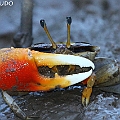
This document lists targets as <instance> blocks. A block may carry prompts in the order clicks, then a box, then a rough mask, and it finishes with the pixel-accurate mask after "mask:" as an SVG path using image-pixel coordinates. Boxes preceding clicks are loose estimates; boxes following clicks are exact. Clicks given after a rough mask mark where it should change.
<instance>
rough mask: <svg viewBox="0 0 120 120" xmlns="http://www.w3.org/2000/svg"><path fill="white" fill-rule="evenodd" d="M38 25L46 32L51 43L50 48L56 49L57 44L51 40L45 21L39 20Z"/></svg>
mask: <svg viewBox="0 0 120 120" xmlns="http://www.w3.org/2000/svg"><path fill="white" fill-rule="evenodd" d="M40 25H41V26H42V27H43V28H44V31H45V32H46V34H47V36H48V38H49V40H50V42H51V44H52V48H54V49H56V48H57V45H56V43H55V42H54V41H53V39H52V37H51V35H50V33H49V31H48V29H47V26H46V23H45V20H40Z"/></svg>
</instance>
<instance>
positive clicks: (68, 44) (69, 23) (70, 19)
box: [66, 17, 72, 48]
mask: <svg viewBox="0 0 120 120" xmlns="http://www.w3.org/2000/svg"><path fill="white" fill-rule="evenodd" d="M66 19H67V43H66V46H67V48H70V25H71V23H72V18H71V17H66Z"/></svg>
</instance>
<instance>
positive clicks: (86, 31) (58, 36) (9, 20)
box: [0, 0, 120, 120]
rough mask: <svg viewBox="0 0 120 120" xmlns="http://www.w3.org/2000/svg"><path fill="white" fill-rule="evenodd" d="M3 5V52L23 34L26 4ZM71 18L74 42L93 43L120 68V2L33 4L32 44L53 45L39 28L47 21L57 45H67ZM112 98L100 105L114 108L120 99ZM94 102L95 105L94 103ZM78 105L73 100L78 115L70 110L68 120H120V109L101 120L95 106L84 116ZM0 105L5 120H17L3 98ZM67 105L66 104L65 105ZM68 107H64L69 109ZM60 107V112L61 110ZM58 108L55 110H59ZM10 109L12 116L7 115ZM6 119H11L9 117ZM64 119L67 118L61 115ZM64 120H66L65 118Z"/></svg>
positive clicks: (38, 0)
mask: <svg viewBox="0 0 120 120" xmlns="http://www.w3.org/2000/svg"><path fill="white" fill-rule="evenodd" d="M3 2H4V1H2V0H0V48H5V47H12V46H13V38H14V36H15V35H16V34H17V33H18V32H19V30H20V24H21V3H22V0H12V2H13V5H12V6H10V5H7V6H5V5H1V4H2V3H3ZM67 16H71V17H72V24H71V41H72V42H89V43H91V44H93V45H97V46H100V48H101V51H100V53H99V56H103V57H109V58H114V59H116V60H117V61H118V63H119V65H120V1H119V0H66V1H65V0H60V1H57V0H33V18H32V19H33V26H32V27H33V29H32V33H33V34H32V37H33V42H32V44H35V43H39V42H44V43H50V42H49V40H48V38H47V36H46V34H45V32H44V30H43V28H42V27H41V26H40V24H39V21H40V19H45V21H46V24H47V27H48V30H49V32H50V34H51V36H52V38H53V40H54V41H55V42H65V41H66V38H67V27H66V17H67ZM55 94H57V93H55ZM58 94H61V93H58ZM72 95H73V94H72ZM72 95H71V96H72ZM109 96H110V98H109V97H108V99H107V98H106V99H105V100H104V99H102V95H99V96H98V97H97V99H96V101H97V100H103V102H105V103H107V101H106V100H108V101H109V102H110V104H111V101H115V100H116V99H118V98H119V97H118V96H117V97H114V96H112V97H111V94H110V95H109ZM73 98H74V97H73ZM93 98H94V97H93ZM42 99H43V98H42ZM61 99H62V98H61ZM74 99H75V98H74ZM92 100H93V101H94V99H92ZM48 101H49V100H48ZM71 101H72V100H71ZM96 101H94V103H93V104H95V103H96ZM74 102H75V101H74V100H73V104H72V105H73V106H72V108H73V109H74V112H75V114H73V113H74V112H73V111H72V110H71V108H68V107H66V109H68V111H72V114H73V115H72V117H70V118H69V117H66V119H67V120H71V119H72V120H78V118H80V119H83V120H89V119H93V120H96V119H99V118H100V119H99V120H107V119H109V120H114V119H119V118H120V116H119V114H118V113H117V111H120V110H119V109H117V108H116V110H115V111H112V113H113V114H112V116H110V114H111V111H109V109H108V111H107V112H101V113H100V114H98V116H97V114H96V111H95V109H97V108H95V109H94V110H93V112H91V111H92V110H91V108H92V107H93V106H92V105H93V104H92V105H91V108H90V107H89V108H88V109H87V108H86V109H84V111H82V112H81V110H79V108H81V106H79V108H78V107H77V108H75V106H76V105H78V101H77V103H74ZM99 102H100V101H97V104H101V103H99ZM109 102H108V103H109ZM119 102H120V101H119ZM119 102H118V103H119ZM51 103H52V102H51ZM51 103H50V104H51ZM0 104H1V105H2V106H3V107H2V108H1V109H0V111H2V112H1V113H0V116H2V117H3V119H6V118H7V119H8V118H9V119H17V118H14V115H13V114H12V111H10V110H9V108H8V107H6V105H5V104H4V101H3V100H2V98H1V102H0ZM65 104H66V103H64V105H65ZM70 104H71V103H70ZM53 105H54V104H53ZM64 105H63V107H65V106H64ZM107 105H108V104H107ZM54 106H55V105H54ZM67 106H69V104H67ZM108 106H109V105H108ZM108 106H107V107H108ZM118 106H119V105H118ZM118 106H117V107H118ZM57 107H58V108H59V106H57ZM57 107H56V108H57ZM69 107H71V106H69ZM97 107H98V106H97ZM104 107H106V106H105V104H104V105H103V107H101V110H100V111H102V110H104V109H105V108H104ZM43 108H44V107H43ZM43 108H42V109H43ZM56 108H53V109H54V110H55V109H56ZM113 108H114V106H113V107H111V108H110V109H113ZM6 109H7V110H8V111H10V112H8V111H6ZM81 109H83V108H81ZM54 110H53V111H54ZM62 110H63V109H62ZM62 110H60V111H62ZM97 110H98V109H97ZM43 111H44V110H43ZM86 111H87V112H86ZM98 111H99V110H98ZM100 111H99V112H100ZM45 112H46V111H44V113H45ZM80 112H81V113H80ZM68 113H69V112H68ZM68 113H65V114H64V115H66V116H69V114H68ZM79 113H80V114H79ZM7 114H8V115H7ZM6 115H7V117H5V116H6ZM60 115H63V114H62V113H61V114H60ZM86 115H88V117H85V116H86ZM10 116H12V117H10ZM48 116H49V114H48ZM76 116H77V117H76ZM93 116H94V117H93ZM100 116H102V117H100ZM57 117H58V116H57ZM48 118H49V120H51V119H54V118H52V117H51V116H49V117H45V116H44V120H48ZM58 118H59V117H58ZM61 120H63V118H62V117H61Z"/></svg>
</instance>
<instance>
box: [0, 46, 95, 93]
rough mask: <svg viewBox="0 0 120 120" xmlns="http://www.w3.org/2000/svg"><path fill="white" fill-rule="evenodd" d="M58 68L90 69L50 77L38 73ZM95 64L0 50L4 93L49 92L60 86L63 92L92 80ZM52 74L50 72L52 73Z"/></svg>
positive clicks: (21, 50)
mask: <svg viewBox="0 0 120 120" xmlns="http://www.w3.org/2000/svg"><path fill="white" fill-rule="evenodd" d="M56 65H79V66H80V67H81V68H82V67H90V68H91V69H90V70H89V71H87V72H82V73H78V74H72V75H65V76H59V75H58V74H57V73H55V77H52V78H50V77H46V76H44V75H41V74H40V73H39V71H38V67H39V66H48V67H49V68H52V67H53V66H56ZM93 69H94V64H93V63H92V62H91V61H90V60H88V59H86V58H83V57H79V56H73V55H63V54H53V53H43V52H38V51H34V50H30V49H28V48H4V49H1V50H0V89H2V90H11V91H47V90H51V89H54V88H55V87H56V86H60V87H61V88H64V87H67V86H70V85H73V84H76V83H78V82H81V81H83V80H84V79H86V78H88V77H89V76H90V75H91V74H92V71H93ZM48 72H49V71H48Z"/></svg>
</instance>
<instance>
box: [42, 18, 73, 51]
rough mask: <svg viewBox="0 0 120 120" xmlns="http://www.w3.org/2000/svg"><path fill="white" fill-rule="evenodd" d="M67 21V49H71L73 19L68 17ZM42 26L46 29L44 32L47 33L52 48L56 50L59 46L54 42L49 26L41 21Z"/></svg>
mask: <svg viewBox="0 0 120 120" xmlns="http://www.w3.org/2000/svg"><path fill="white" fill-rule="evenodd" d="M66 19H67V42H66V47H67V48H70V25H71V23H72V18H71V17H66ZM40 25H41V26H42V27H43V28H44V31H45V32H46V34H47V36H48V38H49V40H50V42H51V44H52V48H54V49H57V45H56V43H55V42H54V41H53V39H52V37H51V35H50V33H49V31H48V29H47V26H46V23H45V20H40Z"/></svg>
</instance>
